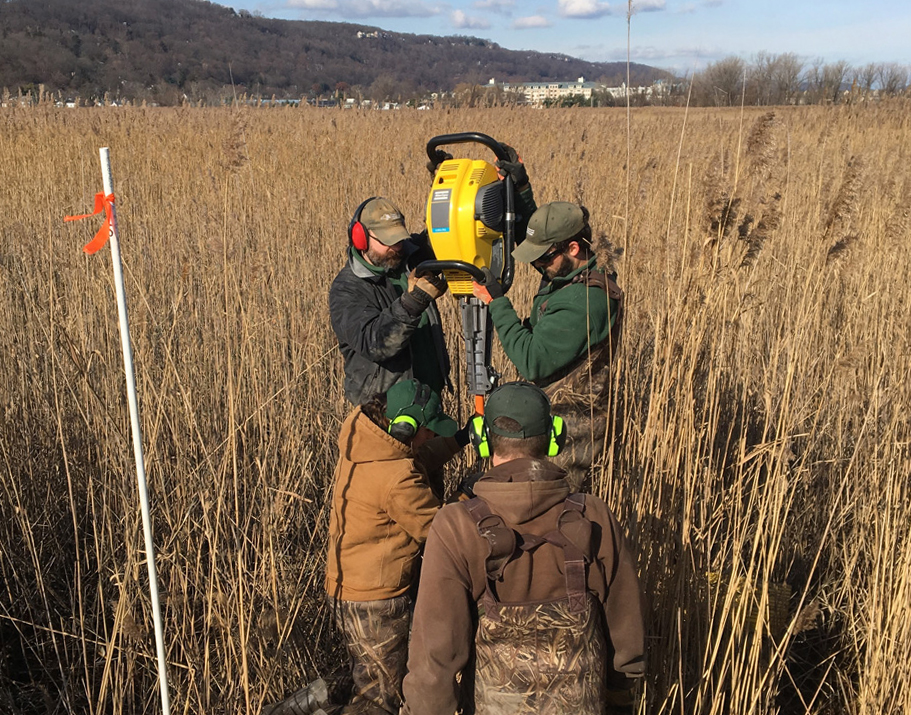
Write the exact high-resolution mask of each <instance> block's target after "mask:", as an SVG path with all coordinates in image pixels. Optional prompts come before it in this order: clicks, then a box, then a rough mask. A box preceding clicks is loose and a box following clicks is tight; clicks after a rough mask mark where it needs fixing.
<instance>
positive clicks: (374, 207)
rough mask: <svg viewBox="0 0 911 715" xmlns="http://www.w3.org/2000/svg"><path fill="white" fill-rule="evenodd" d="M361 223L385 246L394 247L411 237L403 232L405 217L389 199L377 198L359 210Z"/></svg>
mask: <svg viewBox="0 0 911 715" xmlns="http://www.w3.org/2000/svg"><path fill="white" fill-rule="evenodd" d="M361 223H362V224H364V228H366V229H367V230H368V231H372V232H373V235H374V236H376V239H377V240H378V241H379V242H380V243H382V244H383V245H385V246H394V245H395V244H397V243H400V242H401V241H404V240H405V239H407V238H410V237H411V234H410V233H408V231H407V230H405V217H404V216H402V212H401V211H399V210H398V209H397V208H396V207H395V206H394V205H393V203H392V202H391V201H390V200H389V199H384V198H383V197H382V196H378V197H377V198H375V199H371V200H370V201H368V202H367V204H366V205H365V206H364V208H363V209H361Z"/></svg>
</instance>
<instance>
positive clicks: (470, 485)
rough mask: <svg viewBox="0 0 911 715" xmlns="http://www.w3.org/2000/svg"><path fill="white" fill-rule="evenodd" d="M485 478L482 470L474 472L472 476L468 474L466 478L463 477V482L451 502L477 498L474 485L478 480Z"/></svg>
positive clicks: (450, 499)
mask: <svg viewBox="0 0 911 715" xmlns="http://www.w3.org/2000/svg"><path fill="white" fill-rule="evenodd" d="M483 476H484V472H483V471H481V470H478V471H475V472H472V473H471V474H466V475H465V476H464V477H462V480H461V481H460V482H459V486H458V487H456V490H455V492H454V493H453V495H452V496H451V497H450V498H449V501H450V502H455V501H466V500H467V499H473V498H474V496H475V494H474V485H475V484H477V483H478V480H479V479H480V478H481V477H483Z"/></svg>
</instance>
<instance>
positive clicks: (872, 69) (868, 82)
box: [852, 62, 882, 99]
mask: <svg viewBox="0 0 911 715" xmlns="http://www.w3.org/2000/svg"><path fill="white" fill-rule="evenodd" d="M881 74H882V65H878V64H876V63H875V62H870V63H869V64H866V65H864V66H863V67H858V68H857V69H855V70H854V72H853V83H852V84H854V85H855V86H856V88H857V89H858V90H859V91H860V92H861V93H862V95H863V97H864V99H870V98H872V97H873V90H874V89H875V88H876V85H877V83H878V82H879V79H880V76H881Z"/></svg>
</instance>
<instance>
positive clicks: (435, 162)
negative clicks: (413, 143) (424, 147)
mask: <svg viewBox="0 0 911 715" xmlns="http://www.w3.org/2000/svg"><path fill="white" fill-rule="evenodd" d="M450 159H452V154H450V153H449V152H448V151H443V150H442V149H434V152H433V159H431V160H430V161H428V162H427V171H429V172H430V175H431V176H433V175H434V174H436V173H437V169H438V168H439V166H440V164H442V163H443V162H444V161H449V160H450Z"/></svg>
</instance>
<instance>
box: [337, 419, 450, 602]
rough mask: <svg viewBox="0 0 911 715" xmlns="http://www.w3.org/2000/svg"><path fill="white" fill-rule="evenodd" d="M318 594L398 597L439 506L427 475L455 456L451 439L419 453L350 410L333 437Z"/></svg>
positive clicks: (346, 597)
mask: <svg viewBox="0 0 911 715" xmlns="http://www.w3.org/2000/svg"><path fill="white" fill-rule="evenodd" d="M338 445H339V461H338V465H337V466H336V469H335V477H334V486H333V494H332V511H331V513H330V515H329V547H328V554H327V559H326V592H327V593H328V594H329V595H330V596H332V597H333V598H336V599H340V600H344V601H376V600H381V599H387V598H395V597H396V596H401V595H402V594H403V593H405V592H406V591H407V590H408V589H409V588H410V587H411V585H412V583H413V581H414V579H415V575H416V573H417V569H416V567H417V562H418V559H419V557H420V552H421V548H422V546H423V545H424V541H425V540H426V538H427V532H428V530H429V529H430V522H431V520H432V519H433V517H434V515H435V514H436V513H437V511H438V510H439V508H440V504H441V500H440V496H441V495H439V494H434V491H433V490H432V489H431V485H430V481H429V478H428V473H429V472H431V471H435V470H437V469H439V467H441V466H442V465H443V464H444V463H445V462H447V461H448V460H449V459H451V458H452V456H453V455H454V454H455V453H456V452H458V451H459V446H458V444H457V443H456V440H455V439H453V438H452V437H436V438H434V439H432V440H430V441H429V442H427V443H426V444H425V445H424V446H423V447H421V449H420V454H419V456H418V457H416V456H415V455H414V453H413V452H412V450H411V447H409V446H407V445H405V444H402V443H401V442H399V441H398V440H397V439H395V438H394V437H392V436H391V435H389V434H388V433H386V432H384V431H383V430H382V429H381V428H380V427H378V426H377V425H376V424H374V423H373V422H372V421H371V420H370V419H368V418H367V416H366V415H364V414H363V413H362V412H361V409H360V407H358V408H356V409H355V410H354V411H353V412H352V413H351V414H350V415H349V416H348V418H347V419H346V420H345V423H344V424H343V425H342V429H341V432H340V434H339V441H338Z"/></svg>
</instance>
